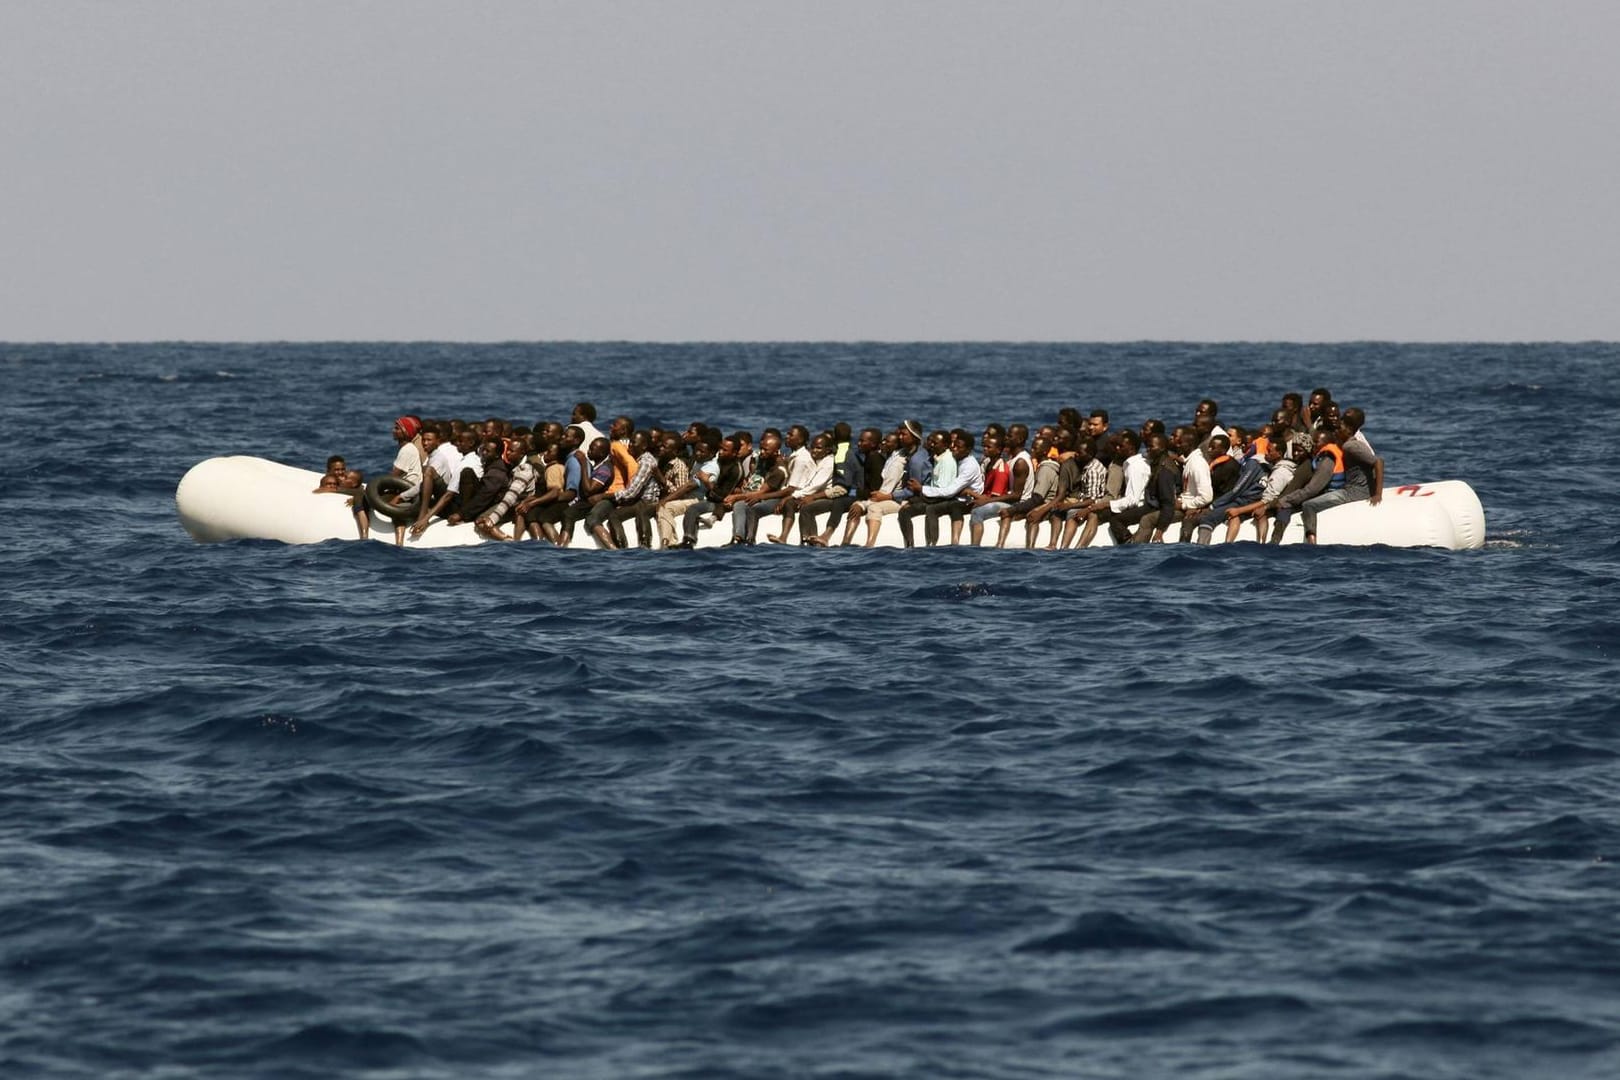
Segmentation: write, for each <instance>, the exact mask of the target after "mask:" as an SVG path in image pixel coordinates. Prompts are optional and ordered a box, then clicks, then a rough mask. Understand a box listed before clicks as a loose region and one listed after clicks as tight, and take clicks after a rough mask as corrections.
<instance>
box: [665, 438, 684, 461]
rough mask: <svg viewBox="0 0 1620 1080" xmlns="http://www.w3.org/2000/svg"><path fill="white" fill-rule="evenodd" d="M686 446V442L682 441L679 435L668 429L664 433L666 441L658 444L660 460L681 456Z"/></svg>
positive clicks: (672, 459) (670, 459)
mask: <svg viewBox="0 0 1620 1080" xmlns="http://www.w3.org/2000/svg"><path fill="white" fill-rule="evenodd" d="M685 448H686V444H685V443H683V442H682V441H681V437H680V436H679V435H677V434H675V433H674V432H673V431H667V432H665V433H664V441H663V442H661V443H659V444H658V457H659V460H661V461H674V460H675V459H676V458H678V457H680V456H681V452H682V451H683V450H684V449H685Z"/></svg>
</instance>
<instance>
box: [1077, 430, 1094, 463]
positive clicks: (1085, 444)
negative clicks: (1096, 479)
mask: <svg viewBox="0 0 1620 1080" xmlns="http://www.w3.org/2000/svg"><path fill="white" fill-rule="evenodd" d="M1074 456H1075V458H1076V460H1078V461H1079V462H1080V463H1081V464H1082V465H1083V464H1085V463H1086V462H1088V461H1090V460H1091V459H1092V458H1094V457H1096V456H1097V442H1096V440H1095V439H1093V438H1092V437H1091V436H1090V435H1080V436H1078V437H1076V438H1075V440H1074Z"/></svg>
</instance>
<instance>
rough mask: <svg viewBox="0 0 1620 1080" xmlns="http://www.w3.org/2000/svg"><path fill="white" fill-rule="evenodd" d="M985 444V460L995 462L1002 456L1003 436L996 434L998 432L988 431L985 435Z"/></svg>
mask: <svg viewBox="0 0 1620 1080" xmlns="http://www.w3.org/2000/svg"><path fill="white" fill-rule="evenodd" d="M983 445H984V460H985V461H986V462H987V463H989V462H994V461H996V460H997V459H998V458H1000V457H1001V436H1000V435H996V434H993V433H987V434H986V435H985V436H984V440H983Z"/></svg>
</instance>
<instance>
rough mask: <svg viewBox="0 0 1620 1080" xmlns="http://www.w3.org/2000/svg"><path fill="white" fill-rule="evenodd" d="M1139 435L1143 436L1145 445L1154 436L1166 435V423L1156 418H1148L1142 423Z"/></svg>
mask: <svg viewBox="0 0 1620 1080" xmlns="http://www.w3.org/2000/svg"><path fill="white" fill-rule="evenodd" d="M1139 434H1140V435H1141V436H1142V442H1143V444H1144V445H1145V444H1146V443H1147V441H1148V440H1149V439H1151V438H1152V437H1153V436H1155V435H1163V434H1164V421H1163V420H1160V419H1159V418H1158V417H1156V416H1150V417H1148V418H1147V419H1146V420H1144V421H1142V430H1141V432H1139Z"/></svg>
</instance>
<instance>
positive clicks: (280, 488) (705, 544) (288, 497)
mask: <svg viewBox="0 0 1620 1080" xmlns="http://www.w3.org/2000/svg"><path fill="white" fill-rule="evenodd" d="M320 479H321V474H320V473H318V472H312V471H310V470H308V469H298V468H294V467H292V466H291V465H281V464H278V463H276V462H274V461H266V460H265V459H263V458H256V457H216V458H209V459H208V460H206V461H203V462H199V463H198V464H197V465H194V466H193V467H192V468H191V470H190V471H189V472H187V473H186V475H185V477H184V478H182V479H181V481H180V486H179V488H178V489H176V491H175V493H174V501H175V505H176V506H177V508H178V509H179V511H180V523H181V524H182V525H184V526H185V529H186V532H188V533H190V534H191V535H192V536H193V537H194V538H195V539H197V540H200V541H203V542H212V541H216V540H280V541H281V542H282V543H286V544H318V543H320V542H322V541H324V540H354V539H357V538H358V536H357V529H356V527H355V522H354V518H353V516H352V511H351V510H350V509H349V498H348V496H346V495H339V494H336V493H324V494H322V493H317V492H316V490H315V489H316V486H317V485H318V484H319V483H320ZM943 524H944V523H942V525H943ZM729 526H730V522H729V521H727V520H723V521H721V523H720V524H719V525H718V526H716V527H714V528H711V529H705V530H703V531H702V533H701V534H700V539H699V541H698V545H697V546H698V547H700V548H709V547H720V546H722V545H724V544H726V543H728V542H729V541H730V540H731V529H730V527H729ZM780 527H781V518H779V517H776V516H774V515H772V516H770V517H767V518H765V519H764V520H763V521H762V522H761V524H760V530H759V535H760V543H761V544H764V543H765V540H764V537H765V536H766V535H767V534H769V533H774V532H775V531H776V530H777V529H779V528H780ZM505 528H506V530H508V531H509V530H510V526H506V527H505ZM946 528H948V526H947V527H946ZM914 531H915V533H916V536H917V542H918V543H919V544H921V543H922V525H921V523H920V522H917V523H915V529H914ZM1177 532H1179V530H1177V529H1172V530H1171V536H1170V539H1172V540H1173V539H1174V534H1176V533H1177ZM996 533H997V528H996V526H995V525H994V524H993V523H992V524H991V525H990V526H989V527H987V528H986V529H985V541H984V542H985V546H990V545H992V544H994V543H995V537H996ZM856 535H857V543H859V542H863V541H864V538H865V536H866V526H865V525H864V524H863V525H862V526H861V528H860V530H859V532H858V533H857V534H856ZM945 535H946V536H947V537H948V535H949V533H948V532H946V533H945ZM962 535H963V538H964V542H965V541H966V537H967V529H966V527H965V526H964V528H963V534H962ZM575 536H576V539H575V541H574V546H576V547H581V548H590V547H592V546H593V544H592V541H591V540H590V539H589V537H587V536H585V534H584V531H583V530H578V531H576V534H575ZM1224 536H1225V530H1224V529H1217V530H1216V531H1215V542H1216V543H1221V542H1222V541H1223V539H1224ZM633 537H634V534H633V533H632V538H633ZM1254 538H1255V534H1254V528H1253V526H1252V525H1249V524H1245V525H1244V527H1243V531H1242V532H1241V533H1240V534H1239V537H1238V540H1239V542H1242V541H1244V540H1249V541H1252V540H1254ZM371 539H372V540H375V541H380V542H383V543H389V544H392V543H393V542H394V523H393V522H392V521H390V520H388V519H387V518H385V517H383V516H382V515H381V514H378V513H376V512H375V511H373V512H372V514H371ZM790 539H791V540H792V541H793V546H794V547H798V544H797V541H798V535H797V533H796V532H795V533H794V534H792V535H791V537H790ZM1042 539H1043V540H1044V539H1045V535H1044V534H1043V536H1042ZM1304 539H1305V536H1304V530H1303V528H1302V527H1301V525H1300V521H1299V515H1298V514H1295V515H1294V518H1293V520H1292V521H1291V522H1290V523H1289V525H1288V529H1287V531H1286V532H1285V533H1284V535H1283V541H1282V542H1283V543H1285V544H1297V543H1303V542H1304ZM489 542H490V541H487V540H485V539H484V538H483V537H481V536H479V535H478V534H477V532H475V531H474V529H473V527H472V525H470V524H461V525H447V524H446V523H445V522H443V521H436V522H434V523H433V524H432V525H430V526H429V527H428V528H427V530H426V531H425V532H424V533H423V534H422V536H421V537H420V538H419V539H415V540H410V539H407V540H406V542H405V546H406V547H421V548H442V547H463V546H466V545H469V544H483V543H489ZM1317 542H1318V543H1321V544H1349V545H1356V546H1363V547H1367V546H1372V545H1374V544H1385V545H1388V546H1390V547H1436V548H1449V549H1451V550H1453V551H1461V550H1464V549H1467V548H1478V547H1483V546H1484V545H1485V510H1484V508H1483V507H1482V506H1480V502H1479V497H1478V496H1476V495H1475V494H1474V490H1473V488H1471V487H1469V486H1468V485H1467V484H1465V483H1463V482H1462V481H1460V480H1442V481H1439V482H1437V483H1432V484H1405V485H1402V486H1400V487H1391V488H1385V489H1384V497H1383V500H1382V501H1381V502H1380V503H1379V504H1378V505H1377V506H1373V505H1372V504H1370V503H1367V502H1358V503H1349V504H1347V505H1345V506H1339V507H1335V508H1333V509H1332V510H1328V511H1325V512H1323V513H1322V514H1321V515H1320V516H1319V517H1318V519H1317ZM1111 543H1112V541H1111V540H1110V538H1109V536H1108V530H1106V529H1103V530H1101V531H1100V532H1099V534H1098V536H1097V539H1096V540H1095V541H1094V542H1093V544H1092V546H1093V547H1106V546H1109V545H1110V544H1111ZM1007 544H1008V550H1014V549H1016V550H1020V551H1022V550H1023V546H1024V532H1023V524H1022V523H1021V522H1019V523H1015V524H1014V525H1013V529H1012V535H1011V536H1009V537H1008V540H1007ZM878 545H879V546H880V547H902V546H903V544H902V541H901V538H900V527H899V523H898V522H897V521H896V520H895V518H894V517H893V516H892V515H891V516H889V517H887V518H884V520H883V528H882V531H881V532H880V533H879V534H878Z"/></svg>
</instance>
